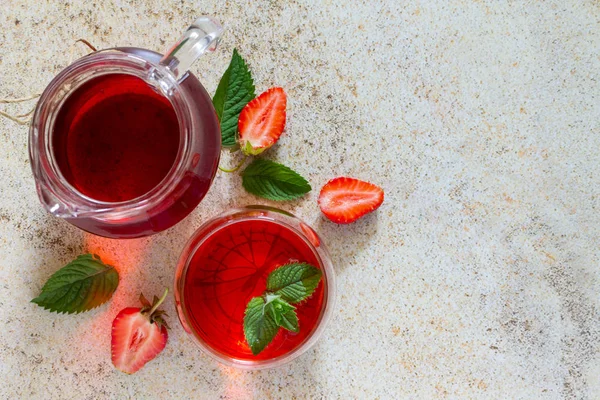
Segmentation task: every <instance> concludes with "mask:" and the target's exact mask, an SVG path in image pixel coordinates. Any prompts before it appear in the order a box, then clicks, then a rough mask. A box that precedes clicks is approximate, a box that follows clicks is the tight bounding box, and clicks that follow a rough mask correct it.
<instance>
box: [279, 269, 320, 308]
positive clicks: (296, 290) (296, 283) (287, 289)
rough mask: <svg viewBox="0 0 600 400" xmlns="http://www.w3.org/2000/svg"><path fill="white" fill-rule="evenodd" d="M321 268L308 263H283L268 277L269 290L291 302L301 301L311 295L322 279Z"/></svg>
mask: <svg viewBox="0 0 600 400" xmlns="http://www.w3.org/2000/svg"><path fill="white" fill-rule="evenodd" d="M321 275H322V273H321V270H320V269H318V268H315V267H313V266H312V265H310V264H307V263H291V264H286V265H283V266H281V267H279V268H277V269H276V270H274V271H273V272H271V273H270V274H269V276H268V278H267V290H268V291H269V292H273V293H274V294H276V295H280V296H281V298H282V299H283V300H285V301H288V302H290V303H299V302H301V301H302V300H305V299H307V298H308V297H310V295H311V294H313V292H314V291H315V289H316V288H317V286H318V285H319V281H320V280H321Z"/></svg>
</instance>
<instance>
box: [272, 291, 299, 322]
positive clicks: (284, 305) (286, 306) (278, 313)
mask: <svg viewBox="0 0 600 400" xmlns="http://www.w3.org/2000/svg"><path fill="white" fill-rule="evenodd" d="M266 298H267V301H266V303H265V312H267V313H269V314H271V316H272V317H273V319H274V320H275V323H276V324H277V325H278V326H281V320H282V316H283V315H285V314H287V313H289V312H290V311H292V312H293V311H294V310H295V309H296V307H294V306H293V305H291V304H290V303H288V302H287V301H285V300H283V299H282V298H281V295H278V294H271V293H267V295H266Z"/></svg>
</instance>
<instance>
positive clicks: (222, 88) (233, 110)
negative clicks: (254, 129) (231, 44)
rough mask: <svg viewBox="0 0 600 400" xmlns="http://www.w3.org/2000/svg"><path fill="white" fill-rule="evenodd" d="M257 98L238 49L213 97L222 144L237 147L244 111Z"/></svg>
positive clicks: (234, 52)
mask: <svg viewBox="0 0 600 400" xmlns="http://www.w3.org/2000/svg"><path fill="white" fill-rule="evenodd" d="M254 96H255V93H254V81H253V80H252V75H251V74H250V70H249V69H248V66H247V65H246V62H245V61H244V59H243V58H242V57H241V56H240V54H239V53H238V52H237V50H236V49H234V50H233V56H232V57H231V62H230V63H229V67H228V68H227V70H226V71H225V73H224V74H223V77H222V78H221V81H220V82H219V86H218V87H217V91H216V92H215V95H214V97H213V105H214V107H215V110H216V112H217V117H218V118H219V121H220V123H221V144H222V145H223V146H225V147H231V146H235V145H236V143H237V142H236V132H237V127H238V119H239V117H240V113H241V112H242V109H243V108H244V107H245V106H246V104H248V102H250V100H252V99H253V98H254Z"/></svg>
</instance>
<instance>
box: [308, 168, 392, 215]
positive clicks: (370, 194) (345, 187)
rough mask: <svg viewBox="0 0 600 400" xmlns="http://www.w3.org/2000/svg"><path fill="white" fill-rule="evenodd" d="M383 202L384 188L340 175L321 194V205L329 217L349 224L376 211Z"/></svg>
mask: <svg viewBox="0 0 600 400" xmlns="http://www.w3.org/2000/svg"><path fill="white" fill-rule="evenodd" d="M381 203H383V189H381V188H380V187H379V186H376V185H373V184H372V183H369V182H365V181H361V180H358V179H354V178H347V177H343V176H342V177H340V178H335V179H332V180H330V181H329V182H327V183H326V184H325V186H323V188H322V189H321V193H320V194H319V207H320V208H321V211H322V212H323V214H325V216H326V217H327V218H329V219H330V220H331V221H333V222H335V223H338V224H349V223H350V222H354V221H356V220H357V219H359V218H360V217H362V216H363V215H365V214H368V213H370V212H372V211H375V210H376V209H377V208H379V206H380V205H381Z"/></svg>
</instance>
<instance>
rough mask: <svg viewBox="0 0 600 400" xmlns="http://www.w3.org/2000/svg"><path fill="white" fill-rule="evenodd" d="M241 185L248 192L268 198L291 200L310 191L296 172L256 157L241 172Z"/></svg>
mask: <svg viewBox="0 0 600 400" xmlns="http://www.w3.org/2000/svg"><path fill="white" fill-rule="evenodd" d="M242 185H243V186H244V189H246V191H248V192H249V193H252V194H254V195H256V196H259V197H264V198H265V199H269V200H277V201H281V200H293V199H296V198H298V197H301V196H302V195H304V194H306V193H308V192H310V189H311V187H310V185H309V184H308V182H307V181H306V179H304V178H303V177H301V176H300V175H298V173H296V172H294V171H292V170H291V169H289V168H288V167H286V166H285V165H282V164H278V163H276V162H273V161H269V160H263V159H261V158H257V159H255V160H254V161H252V163H251V164H250V165H248V167H246V169H245V170H244V171H243V172H242Z"/></svg>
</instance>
